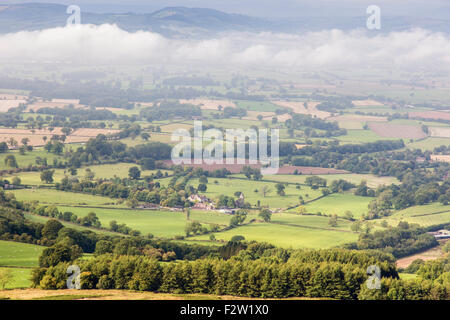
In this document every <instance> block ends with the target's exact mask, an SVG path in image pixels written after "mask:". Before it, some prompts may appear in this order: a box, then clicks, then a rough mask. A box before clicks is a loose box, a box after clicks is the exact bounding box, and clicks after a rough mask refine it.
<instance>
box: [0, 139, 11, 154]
mask: <svg viewBox="0 0 450 320" xmlns="http://www.w3.org/2000/svg"><path fill="white" fill-rule="evenodd" d="M8 150H9V148H8V144H7V143H6V142H5V141H3V142H0V153H5V152H8Z"/></svg>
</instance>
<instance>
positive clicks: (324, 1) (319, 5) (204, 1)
mask: <svg viewBox="0 0 450 320" xmlns="http://www.w3.org/2000/svg"><path fill="white" fill-rule="evenodd" d="M121 2H122V3H121ZM20 3H55V4H64V5H72V4H73V5H79V6H80V7H81V8H82V10H85V11H88V12H95V13H123V12H135V13H151V12H154V11H157V10H160V9H163V8H165V7H174V6H183V7H190V8H210V9H215V10H219V11H224V12H227V13H238V14H245V15H249V16H255V17H267V18H280V17H288V18H300V17H305V16H329V17H332V16H333V15H334V16H340V17H345V16H348V17H354V16H359V15H365V10H366V8H367V7H368V6H369V5H378V6H380V7H381V8H382V11H383V14H384V15H386V16H409V17H421V18H439V19H445V18H447V19H448V18H449V17H450V6H449V5H448V2H447V1H445V0H431V1H427V3H426V4H423V2H421V1H417V0H412V1H411V0H410V1H408V0H390V1H389V0H378V1H373V0H343V1H339V2H338V3H336V2H335V1H330V0H318V1H305V0H281V1H276V2H274V1H271V0H244V1H242V0H229V1H226V2H224V1H218V0H168V1H166V0H164V1H163V0H154V1H152V3H148V1H144V0H132V1H129V2H128V3H126V4H123V1H119V0H111V1H106V0H94V1H90V0H49V1H45V0H44V1H19V0H1V1H0V5H1V4H20Z"/></svg>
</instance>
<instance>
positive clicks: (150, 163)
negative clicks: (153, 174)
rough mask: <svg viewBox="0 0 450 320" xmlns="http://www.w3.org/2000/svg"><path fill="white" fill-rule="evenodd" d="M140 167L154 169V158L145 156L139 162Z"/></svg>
mask: <svg viewBox="0 0 450 320" xmlns="http://www.w3.org/2000/svg"><path fill="white" fill-rule="evenodd" d="M141 167H142V169H143V170H154V169H155V168H156V165H155V160H154V159H152V158H145V159H143V160H142V162H141Z"/></svg>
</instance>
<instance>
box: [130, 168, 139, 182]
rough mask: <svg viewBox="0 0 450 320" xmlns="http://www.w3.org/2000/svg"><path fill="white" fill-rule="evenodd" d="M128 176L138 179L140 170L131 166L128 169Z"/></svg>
mask: <svg viewBox="0 0 450 320" xmlns="http://www.w3.org/2000/svg"><path fill="white" fill-rule="evenodd" d="M128 176H129V177H130V179H133V180H138V179H139V178H140V177H141V170H139V168H138V167H131V168H130V169H129V170H128Z"/></svg>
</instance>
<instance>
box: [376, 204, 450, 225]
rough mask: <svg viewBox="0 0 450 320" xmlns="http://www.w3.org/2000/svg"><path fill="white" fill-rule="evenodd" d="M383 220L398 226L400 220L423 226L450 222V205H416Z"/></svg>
mask: <svg viewBox="0 0 450 320" xmlns="http://www.w3.org/2000/svg"><path fill="white" fill-rule="evenodd" d="M383 220H386V221H387V222H388V224H390V225H393V226H396V225H397V224H398V223H399V222H400V221H407V222H408V223H417V224H420V225H423V226H430V225H436V224H441V223H448V222H449V221H450V206H448V205H447V206H444V205H442V204H440V203H432V204H428V205H424V206H414V207H410V208H407V209H404V210H400V211H397V212H395V213H394V214H393V215H391V216H389V217H387V218H384V219H383Z"/></svg>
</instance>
